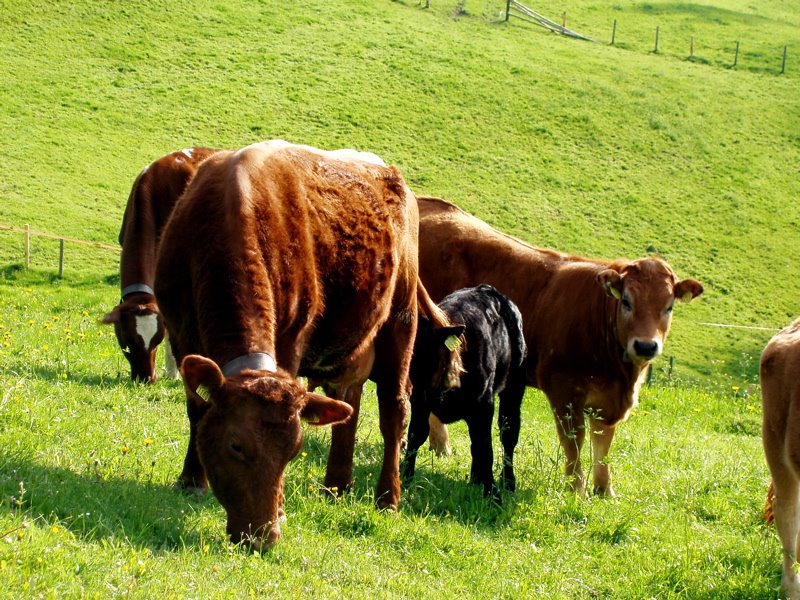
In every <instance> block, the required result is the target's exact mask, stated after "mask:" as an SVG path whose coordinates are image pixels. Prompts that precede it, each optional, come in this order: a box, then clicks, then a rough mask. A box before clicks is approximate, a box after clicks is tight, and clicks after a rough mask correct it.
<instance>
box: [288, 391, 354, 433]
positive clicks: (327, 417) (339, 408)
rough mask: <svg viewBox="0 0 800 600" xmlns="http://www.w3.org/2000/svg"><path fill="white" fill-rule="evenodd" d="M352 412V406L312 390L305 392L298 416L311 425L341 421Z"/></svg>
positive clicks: (345, 419) (347, 417)
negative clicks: (303, 402) (304, 400)
mask: <svg viewBox="0 0 800 600" xmlns="http://www.w3.org/2000/svg"><path fill="white" fill-rule="evenodd" d="M352 414H353V407H351V406H350V405H349V404H347V403H345V402H340V401H339V400H333V399H332V398H328V397H327V396H323V395H322V394H315V393H314V392H308V393H306V405H305V406H304V407H303V409H302V410H301V411H300V417H301V418H302V419H303V420H304V421H306V422H308V423H310V424H311V425H335V424H336V423H343V422H345V421H347V419H349V418H350V415H352Z"/></svg>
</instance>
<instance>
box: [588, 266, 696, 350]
mask: <svg viewBox="0 0 800 600" xmlns="http://www.w3.org/2000/svg"><path fill="white" fill-rule="evenodd" d="M597 282H598V283H599V284H600V285H602V286H603V288H604V289H605V291H606V293H607V294H608V295H609V296H610V297H612V298H614V299H616V300H617V302H616V306H615V310H616V334H617V340H618V341H619V343H620V345H621V346H622V347H623V348H624V349H625V354H624V356H625V358H626V359H627V360H630V361H631V362H633V363H634V364H637V365H644V364H646V363H648V362H650V361H651V360H653V359H654V358H656V357H657V356H658V355H659V354H661V352H662V350H663V348H664V342H665V341H666V339H667V333H668V332H669V326H670V322H671V320H672V306H673V304H674V303H675V301H676V300H680V301H683V302H690V301H691V300H692V299H694V298H696V297H697V296H699V295H700V294H702V293H703V286H702V285H701V284H700V283H699V282H697V281H695V280H694V279H684V280H682V281H678V280H677V277H676V276H675V273H674V272H673V271H672V269H671V268H670V267H669V265H667V263H665V262H664V261H663V260H660V259H657V258H644V259H640V260H636V261H633V262H627V263H615V264H613V265H611V268H608V269H605V270H603V271H601V272H600V273H598V275H597Z"/></svg>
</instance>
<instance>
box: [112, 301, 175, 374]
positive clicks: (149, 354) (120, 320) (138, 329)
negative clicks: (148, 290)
mask: <svg viewBox="0 0 800 600" xmlns="http://www.w3.org/2000/svg"><path fill="white" fill-rule="evenodd" d="M148 298H149V299H147V300H144V299H141V298H136V297H135V296H134V297H128V298H126V299H125V300H123V301H122V302H120V303H119V304H118V305H117V306H116V307H115V308H114V310H112V311H111V312H110V313H108V314H107V315H106V316H105V317H103V323H107V324H113V325H114V333H115V334H116V335H117V342H118V343H119V347H120V348H121V349H122V353H123V354H124V355H125V358H126V359H127V360H128V363H130V366H131V379H132V380H133V381H143V382H146V383H152V382H154V381H155V380H156V378H157V375H156V348H157V347H158V345H159V344H160V343H161V342H162V341H163V339H164V333H165V331H166V329H165V328H164V321H163V320H162V319H161V314H160V313H159V312H158V306H157V305H156V303H155V301H154V300H153V299H152V296H149V297H148Z"/></svg>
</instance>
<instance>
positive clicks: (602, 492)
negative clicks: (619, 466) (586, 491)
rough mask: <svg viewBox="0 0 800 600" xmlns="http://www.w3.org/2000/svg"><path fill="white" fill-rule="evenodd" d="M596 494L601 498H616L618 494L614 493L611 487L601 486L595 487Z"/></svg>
mask: <svg viewBox="0 0 800 600" xmlns="http://www.w3.org/2000/svg"><path fill="white" fill-rule="evenodd" d="M593 491H594V495H595V496H600V497H601V498H615V497H616V496H617V495H616V494H615V493H614V490H613V489H612V488H610V487H607V488H601V487H596V488H594V490H593Z"/></svg>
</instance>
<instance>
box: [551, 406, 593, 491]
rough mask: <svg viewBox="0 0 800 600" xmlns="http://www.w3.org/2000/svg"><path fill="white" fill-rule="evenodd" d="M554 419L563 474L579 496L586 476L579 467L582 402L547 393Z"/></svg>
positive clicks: (583, 434)
mask: <svg viewBox="0 0 800 600" xmlns="http://www.w3.org/2000/svg"><path fill="white" fill-rule="evenodd" d="M548 398H549V399H550V404H551V406H552V407H553V415H554V416H555V419H556V431H557V432H558V440H559V442H560V443H561V448H562V449H563V450H564V456H565V468H564V474H565V475H566V476H567V479H568V480H569V486H570V488H571V489H572V490H573V491H574V492H575V493H576V494H578V495H579V496H583V495H585V493H586V478H585V476H584V474H583V468H582V467H581V448H582V447H583V440H584V437H585V429H586V428H585V424H584V417H583V404H582V403H581V404H578V403H577V402H576V401H574V399H573V398H568V399H559V398H557V397H554V396H551V395H550V394H548Z"/></svg>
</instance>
